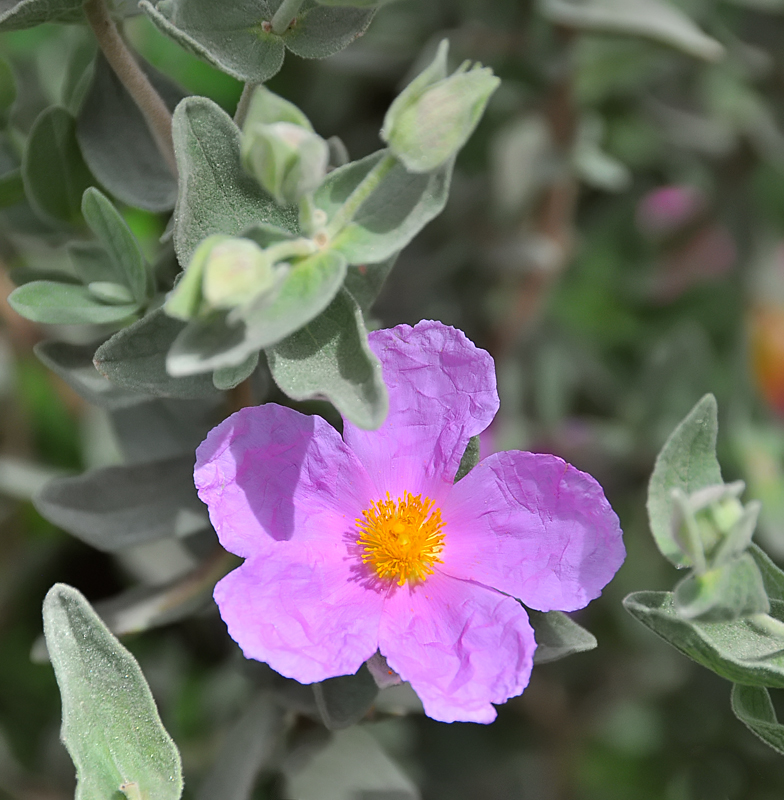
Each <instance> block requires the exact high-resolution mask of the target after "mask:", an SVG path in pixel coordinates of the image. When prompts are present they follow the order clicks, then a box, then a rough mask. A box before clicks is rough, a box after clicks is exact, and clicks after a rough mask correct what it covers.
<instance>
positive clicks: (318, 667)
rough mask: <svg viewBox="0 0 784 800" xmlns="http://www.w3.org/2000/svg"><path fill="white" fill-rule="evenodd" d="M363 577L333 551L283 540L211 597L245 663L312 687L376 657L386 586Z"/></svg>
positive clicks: (351, 562)
mask: <svg viewBox="0 0 784 800" xmlns="http://www.w3.org/2000/svg"><path fill="white" fill-rule="evenodd" d="M342 549H343V551H344V554H345V551H346V545H343V546H342ZM364 576H365V573H364V570H356V568H355V561H354V559H353V558H346V557H338V556H337V555H336V550H335V549H333V551H332V552H331V553H324V552H319V550H317V549H314V548H310V547H307V546H300V545H296V544H294V543H290V542H280V543H278V544H276V545H275V546H274V547H272V548H270V549H269V550H268V551H267V553H266V554H265V555H264V556H261V557H257V558H252V559H248V560H247V561H246V562H245V563H244V564H243V565H242V566H241V567H239V568H238V569H236V570H234V572H230V573H229V574H228V575H227V576H226V577H225V578H223V580H221V581H220V582H219V583H218V585H217V586H216V587H215V595H214V596H215V602H216V603H217V604H218V607H219V609H220V613H221V617H223V621H224V622H225V623H226V625H227V627H228V629H229V634H230V635H231V637H232V639H234V640H235V641H236V642H237V644H238V645H239V646H240V647H241V648H242V652H243V653H244V654H245V656H246V657H247V658H255V659H256V660H257V661H265V662H266V663H267V664H269V665H270V666H271V667H272V668H273V669H274V670H275V671H276V672H279V673H280V674H281V675H285V676H286V677H287V678H295V679H296V680H298V681H299V682H300V683H313V682H315V681H322V680H325V679H326V678H333V677H335V676H336V675H353V674H354V673H355V672H356V671H357V670H358V669H359V668H360V667H361V666H362V664H363V663H364V662H365V661H367V660H368V659H369V658H370V657H371V656H372V655H373V654H374V653H375V652H376V649H377V647H378V629H379V620H380V618H381V610H382V606H383V603H384V596H385V591H386V587H378V588H375V589H374V588H369V587H368V585H367V582H366V579H365V577H364Z"/></svg>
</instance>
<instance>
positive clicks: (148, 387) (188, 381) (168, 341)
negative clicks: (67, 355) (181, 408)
mask: <svg viewBox="0 0 784 800" xmlns="http://www.w3.org/2000/svg"><path fill="white" fill-rule="evenodd" d="M21 288H24V287H21ZM184 327H185V324H184V323H183V322H180V321H179V320H176V319H172V318H171V317H169V316H167V315H166V314H165V313H164V312H163V310H162V309H157V310H156V311H153V312H152V313H151V314H148V315H147V316H146V317H144V318H143V319H140V320H139V321H138V322H135V323H134V324H133V325H129V326H128V327H127V328H123V329H122V330H121V331H118V332H117V333H115V334H114V336H112V337H111V339H108V340H107V341H106V342H104V343H103V344H102V345H101V346H100V347H99V348H98V350H96V352H95V357H94V360H93V363H94V364H95V367H96V369H97V370H98V372H100V373H101V374H102V375H104V376H105V377H106V378H108V379H109V380H110V381H112V383H115V384H117V385H118V386H122V387H124V388H125V389H131V390H132V391H135V392H144V393H146V394H151V395H154V396H156V397H177V398H181V399H184V400H189V399H198V398H200V397H210V396H214V395H216V394H217V389H215V387H214V386H213V384H212V377H211V376H210V375H195V376H192V377H184V378H181V377H172V376H171V375H170V374H169V373H168V372H167V371H166V353H167V352H168V351H169V348H170V347H171V345H172V343H173V342H174V340H175V339H176V338H177V336H178V335H179V334H180V333H181V332H182V330H183V328H184Z"/></svg>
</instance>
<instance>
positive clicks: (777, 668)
mask: <svg viewBox="0 0 784 800" xmlns="http://www.w3.org/2000/svg"><path fill="white" fill-rule="evenodd" d="M623 604H624V607H625V608H626V610H627V611H628V612H629V613H630V614H631V615H632V616H633V617H636V618H637V619H638V620H639V621H640V622H642V623H643V625H646V626H647V627H648V628H650V629H651V630H652V631H653V632H654V633H656V634H658V635H659V636H661V637H662V639H664V640H665V641H666V642H669V643H670V644H671V645H672V646H673V647H675V648H676V649H678V650H680V651H681V653H683V654H684V655H687V656H688V657H689V658H692V659H694V661H696V662H697V663H698V664H702V665H703V666H704V667H707V668H708V669H710V670H712V671H713V672H715V673H716V674H718V675H721V676H722V677H723V678H727V679H728V680H731V681H737V682H738V683H745V684H749V685H754V686H773V687H777V688H784V636H782V635H780V634H779V635H777V634H776V633H774V632H771V631H770V630H769V629H768V628H767V627H764V626H761V625H760V624H759V623H758V622H757V621H755V620H754V619H753V618H745V619H736V620H733V621H731V622H698V621H695V620H688V619H683V618H682V617H680V616H679V615H678V612H677V610H676V608H675V604H674V597H673V594H672V593H671V592H634V593H633V594H630V595H629V596H628V597H627V598H626V599H625V600H624V601H623ZM770 616H771V617H772V618H773V620H774V623H773V625H776V624H777V623H776V622H775V621H778V624H781V623H782V621H783V620H784V602H783V601H781V600H772V601H771V612H770ZM783 630H784V629H783Z"/></svg>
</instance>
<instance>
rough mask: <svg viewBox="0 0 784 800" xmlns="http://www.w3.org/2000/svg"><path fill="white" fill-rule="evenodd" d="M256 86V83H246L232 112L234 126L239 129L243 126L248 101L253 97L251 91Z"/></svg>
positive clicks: (248, 105) (248, 104) (246, 114)
mask: <svg viewBox="0 0 784 800" xmlns="http://www.w3.org/2000/svg"><path fill="white" fill-rule="evenodd" d="M256 86H258V84H257V83H250V82H249V83H246V84H245V88H244V89H243V90H242V94H241V95H240V99H239V102H238V103H237V108H236V110H235V111H234V124H235V125H236V126H237V127H238V128H241V127H242V126H243V125H244V124H245V117H247V116H248V109H249V108H250V99H251V97H253V90H254V89H255V88H256Z"/></svg>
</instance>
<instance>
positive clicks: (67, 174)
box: [22, 106, 93, 223]
mask: <svg viewBox="0 0 784 800" xmlns="http://www.w3.org/2000/svg"><path fill="white" fill-rule="evenodd" d="M22 178H23V179H24V186H25V192H26V193H27V199H28V200H29V201H30V204H31V205H32V206H33V208H35V210H36V211H38V212H39V213H40V214H41V215H43V216H44V217H45V218H52V219H55V220H59V221H64V222H71V223H76V222H78V221H79V220H80V218H81V207H82V194H84V190H85V189H86V188H87V187H88V186H90V185H91V184H92V183H93V177H92V175H91V174H90V170H89V169H88V167H87V164H85V161H84V158H83V157H82V151H81V149H80V148H79V142H78V141H77V140H76V122H75V120H74V118H73V117H72V116H71V115H70V114H69V113H68V112H67V111H66V110H65V109H64V108H61V107H59V106H52V107H50V108H47V109H46V110H44V111H42V112H41V113H40V114H39V115H38V118H37V119H36V120H35V122H34V123H33V127H32V129H31V131H30V136H29V137H28V139H27V145H26V146H25V151H24V158H23V160H22Z"/></svg>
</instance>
